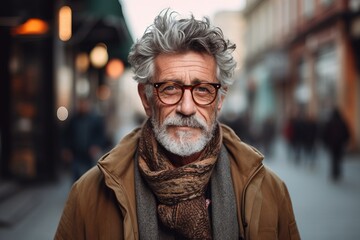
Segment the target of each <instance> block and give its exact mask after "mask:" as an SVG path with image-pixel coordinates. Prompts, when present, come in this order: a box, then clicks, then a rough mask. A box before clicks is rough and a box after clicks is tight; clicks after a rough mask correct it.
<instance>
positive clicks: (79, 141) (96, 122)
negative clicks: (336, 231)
mask: <svg viewBox="0 0 360 240" xmlns="http://www.w3.org/2000/svg"><path fill="white" fill-rule="evenodd" d="M76 103H77V105H76V111H75V113H74V115H73V116H71V117H70V119H69V121H68V122H67V124H66V127H65V129H64V144H63V145H64V149H63V151H62V154H63V158H64V160H65V161H66V162H68V163H70V164H71V168H72V175H73V181H76V180H77V179H78V178H79V177H80V176H81V175H83V174H84V173H85V172H86V171H87V170H89V169H90V168H92V167H93V166H94V164H95V161H96V160H97V158H98V157H99V156H100V155H101V154H102V151H103V149H104V147H105V139H106V136H105V125H104V120H103V118H102V116H100V115H99V114H97V113H96V112H95V111H93V110H92V109H91V102H90V100H89V99H88V98H86V97H80V98H79V99H77V101H76ZM95 159H96V160H95Z"/></svg>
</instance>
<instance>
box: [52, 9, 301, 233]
mask: <svg viewBox="0 0 360 240" xmlns="http://www.w3.org/2000/svg"><path fill="white" fill-rule="evenodd" d="M234 50H235V45H234V44H233V43H231V42H230V41H229V40H227V39H225V38H224V36H223V33H222V31H221V29H219V28H217V27H214V26H212V25H210V21H209V19H208V18H204V19H203V20H197V19H195V18H194V16H192V15H191V16H190V17H188V18H181V15H180V14H178V13H176V12H170V11H169V10H166V11H163V12H162V13H160V15H158V16H157V17H156V18H155V21H154V24H153V25H151V26H150V27H149V28H147V29H146V31H145V34H144V35H143V36H142V37H141V38H140V39H138V40H137V41H136V42H135V44H134V45H133V46H132V48H131V51H130V54H129V63H130V64H131V66H132V69H133V70H134V73H135V76H134V79H135V80H136V81H138V93H139V97H140V99H141V101H142V105H143V107H144V109H145V112H146V115H147V118H146V120H145V122H144V123H143V124H142V125H141V127H139V128H136V129H134V131H132V132H131V133H130V134H128V135H127V136H125V137H124V138H123V139H122V140H121V141H120V143H119V144H118V145H116V146H115V147H114V149H112V150H111V151H110V152H109V153H108V154H105V155H104V157H103V158H101V159H100V160H99V162H98V166H97V167H94V168H92V169H91V170H89V171H88V172H87V173H86V174H84V175H83V176H82V177H81V178H80V179H79V180H78V181H77V182H76V183H75V184H74V186H73V188H72V190H71V192H70V195H69V198H68V201H67V204H66V205H65V209H64V211H63V214H62V217H61V220H60V223H59V226H58V229H57V232H56V236H55V239H204V240H207V239H268V238H269V237H268V236H271V237H270V238H272V239H279V240H288V239H296V240H297V239H300V236H299V232H298V229H297V226H296V221H295V216H294V212H293V209H292V204H291V198H290V195H289V192H288V190H287V187H286V185H285V183H284V182H283V181H282V180H281V179H280V178H279V177H278V176H277V175H276V174H275V173H274V172H273V171H271V170H270V169H269V168H267V167H266V166H265V165H264V164H263V163H262V161H263V155H262V154H261V153H259V151H257V150H255V149H254V148H253V147H252V146H250V145H248V144H246V143H244V142H242V141H241V140H240V139H239V138H238V137H237V136H236V134H235V133H234V131H233V130H231V129H230V128H229V127H228V126H225V125H223V124H220V122H219V121H218V116H219V112H220V110H221V108H222V104H223V101H224V98H225V96H226V92H227V90H228V88H229V87H230V86H231V84H232V82H233V80H234V79H233V74H234V70H235V67H236V62H235V60H234V58H233V56H232V53H233V51H234Z"/></svg>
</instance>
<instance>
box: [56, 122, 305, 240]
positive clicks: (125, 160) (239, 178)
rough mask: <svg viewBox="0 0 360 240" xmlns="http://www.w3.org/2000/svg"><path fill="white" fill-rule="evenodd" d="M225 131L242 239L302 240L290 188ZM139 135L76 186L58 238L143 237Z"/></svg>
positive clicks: (121, 145) (106, 157)
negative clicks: (137, 182)
mask: <svg viewBox="0 0 360 240" xmlns="http://www.w3.org/2000/svg"><path fill="white" fill-rule="evenodd" d="M222 129H223V136H224V138H223V144H224V145H225V146H226V148H227V150H228V152H229V154H230V156H229V159H230V161H231V174H232V179H233V185H234V190H235V196H236V202H237V203H238V205H237V214H238V220H239V225H240V226H239V228H240V232H241V233H242V235H243V236H245V237H246V239H251V240H254V239H266V240H271V239H281V240H289V239H300V236H299V232H298V229H297V226H296V222H295V217H294V213H293V209H292V204H291V200H290V196H289V193H288V191H287V188H286V186H285V184H284V183H283V182H282V181H281V180H280V179H279V178H278V177H277V176H276V175H275V174H274V173H273V172H272V171H271V170H269V169H268V168H267V167H265V166H263V164H262V159H263V156H262V155H261V154H260V153H259V152H257V151H256V150H255V149H254V148H252V147H250V146H249V145H246V144H245V143H243V142H241V141H240V140H239V138H238V137H237V136H236V135H235V134H234V132H233V131H232V130H231V129H230V128H228V127H226V126H224V125H222ZM140 132H141V130H140V129H136V130H134V131H133V132H132V133H130V134H129V135H127V136H126V137H125V138H124V139H123V140H122V141H121V142H120V143H119V144H118V145H117V146H116V147H115V148H114V149H113V150H111V151H110V152H109V153H107V154H106V155H104V156H103V157H102V158H101V159H100V161H99V163H98V167H94V168H92V169H91V170H90V171H88V172H87V173H86V174H85V175H83V176H82V177H81V178H80V179H79V180H78V181H77V182H76V183H75V184H74V185H73V187H72V189H71V192H70V195H69V198H68V200H67V203H66V206H65V208H64V211H63V214H62V217H61V220H60V223H59V226H58V229H57V232H56V235H55V239H64V240H71V239H76V240H81V239H106V240H108V239H126V240H130V239H139V234H138V232H139V229H138V224H137V215H136V200H135V185H134V153H135V151H136V148H137V143H138V139H139V136H140ZM104 180H105V181H104ZM244 231H245V234H244Z"/></svg>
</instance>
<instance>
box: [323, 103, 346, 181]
mask: <svg viewBox="0 0 360 240" xmlns="http://www.w3.org/2000/svg"><path fill="white" fill-rule="evenodd" d="M322 138H323V142H324V145H325V147H326V148H327V150H328V151H329V153H330V156H331V172H330V173H331V179H332V180H333V181H338V180H339V179H340V178H341V177H342V166H341V165H342V161H343V156H344V152H345V147H346V145H347V143H348V141H349V138H350V132H349V128H348V126H347V123H346V122H345V120H344V118H343V116H342V115H341V112H340V110H339V109H338V108H335V109H334V110H333V112H332V114H331V116H330V118H329V119H328V121H327V122H326V123H325V125H324V129H323V134H322Z"/></svg>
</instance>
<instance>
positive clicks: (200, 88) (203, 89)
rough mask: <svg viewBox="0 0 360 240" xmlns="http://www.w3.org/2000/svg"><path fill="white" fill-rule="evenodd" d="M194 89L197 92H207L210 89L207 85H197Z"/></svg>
mask: <svg viewBox="0 0 360 240" xmlns="http://www.w3.org/2000/svg"><path fill="white" fill-rule="evenodd" d="M194 91H196V92H198V93H204V94H205V93H209V92H210V90H209V88H208V87H204V86H198V87H196V88H195V89H194Z"/></svg>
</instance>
